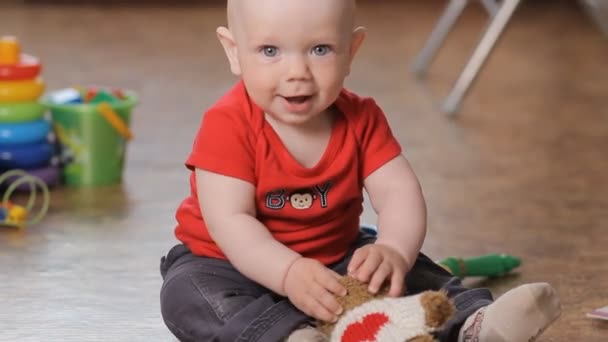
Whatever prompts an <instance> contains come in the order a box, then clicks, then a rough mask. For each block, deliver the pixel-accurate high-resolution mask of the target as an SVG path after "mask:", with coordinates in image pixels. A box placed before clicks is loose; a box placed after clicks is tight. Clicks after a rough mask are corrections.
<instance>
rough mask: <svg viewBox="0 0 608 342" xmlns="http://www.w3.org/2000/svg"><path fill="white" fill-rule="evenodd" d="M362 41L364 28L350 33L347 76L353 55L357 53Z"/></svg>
mask: <svg viewBox="0 0 608 342" xmlns="http://www.w3.org/2000/svg"><path fill="white" fill-rule="evenodd" d="M364 40H365V27H357V28H356V29H355V30H354V31H353V33H352V37H351V42H350V60H349V61H348V74H350V66H351V65H352V63H353V60H354V59H355V55H356V54H357V51H359V48H360V47H361V44H363V41H364Z"/></svg>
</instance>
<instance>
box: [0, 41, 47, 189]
mask: <svg viewBox="0 0 608 342" xmlns="http://www.w3.org/2000/svg"><path fill="white" fill-rule="evenodd" d="M41 70H42V64H41V63H40V61H39V60H38V59H37V58H36V57H33V56H30V55H27V54H23V53H21V47H20V45H19V42H18V40H17V39H16V38H15V37H0V172H3V171H7V170H13V169H23V170H25V171H27V172H28V173H29V174H32V175H35V176H39V177H41V178H42V179H43V180H44V181H45V182H46V183H47V185H50V186H52V185H55V184H57V183H58V182H59V169H58V166H57V163H54V154H55V148H54V145H53V143H52V142H51V139H50V138H49V137H50V135H51V124H50V122H49V121H48V119H47V118H45V117H44V114H45V112H46V107H45V106H44V105H42V104H41V103H40V102H39V101H38V99H39V97H40V95H41V94H42V92H43V90H44V82H43V81H42V78H41V77H40V71H41ZM17 189H18V190H21V189H27V188H26V186H25V184H24V186H22V187H18V188H17Z"/></svg>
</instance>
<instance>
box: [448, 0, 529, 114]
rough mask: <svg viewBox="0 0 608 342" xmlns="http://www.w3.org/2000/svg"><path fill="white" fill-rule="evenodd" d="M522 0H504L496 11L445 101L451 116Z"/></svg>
mask: <svg viewBox="0 0 608 342" xmlns="http://www.w3.org/2000/svg"><path fill="white" fill-rule="evenodd" d="M520 2H521V0H504V1H503V4H502V5H501V7H500V8H499V9H498V11H497V12H496V15H495V16H494V18H493V19H492V21H491V22H490V24H489V26H488V28H487V30H486V32H485V33H484V34H483V36H482V38H481V40H480V41H479V44H478V45H477V47H476V48H475V51H474V52H473V55H472V56H471V58H470V59H469V61H468V63H467V65H466V66H465V67H464V69H463V71H462V73H461V74H460V77H459V78H458V80H457V81H456V83H455V84H454V87H453V88H452V91H451V92H450V94H449V95H448V96H447V98H446V100H445V102H444V103H443V110H444V111H445V112H446V113H448V114H449V115H450V116H453V115H455V114H456V112H457V111H458V109H459V107H460V104H461V102H462V99H463V98H464V96H465V95H466V93H467V92H468V90H469V88H470V86H471V84H472V83H473V81H474V80H475V78H476V77H477V74H478V72H479V70H480V69H481V67H482V66H483V64H484V63H485V61H486V60H487V57H488V55H489V54H490V52H491V51H492V49H493V48H494V46H495V45H496V42H497V41H498V39H499V38H500V35H501V33H502V32H503V30H504V28H505V27H506V25H507V23H508V22H509V19H511V16H512V15H513V13H514V12H515V9H516V8H517V6H518V5H519V3H520Z"/></svg>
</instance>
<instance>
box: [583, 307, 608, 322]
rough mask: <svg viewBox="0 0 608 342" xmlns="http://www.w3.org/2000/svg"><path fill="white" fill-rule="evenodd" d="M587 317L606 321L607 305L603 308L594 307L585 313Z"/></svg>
mask: <svg viewBox="0 0 608 342" xmlns="http://www.w3.org/2000/svg"><path fill="white" fill-rule="evenodd" d="M587 317H589V318H596V319H603V320H605V321H608V306H604V307H603V308H599V309H595V310H593V311H591V312H589V313H587Z"/></svg>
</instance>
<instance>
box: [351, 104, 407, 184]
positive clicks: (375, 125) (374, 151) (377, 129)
mask: <svg viewBox="0 0 608 342" xmlns="http://www.w3.org/2000/svg"><path fill="white" fill-rule="evenodd" d="M357 116H358V125H357V127H358V128H357V134H358V138H359V144H360V145H361V147H360V149H361V158H362V173H363V174H362V176H363V178H364V179H365V178H367V176H369V175H370V174H372V173H373V172H374V171H376V170H377V169H378V168H380V167H381V166H382V165H384V164H386V163H387V162H389V161H391V160H392V159H394V158H395V157H397V156H398V155H400V154H401V145H400V144H399V142H398V141H397V139H396V138H395V137H394V136H393V132H392V131H391V128H390V126H389V124H388V121H387V120H386V116H385V115H384V112H383V111H382V109H380V107H379V106H378V105H377V104H376V102H375V101H374V100H373V99H370V98H365V99H362V100H361V103H360V107H359V114H358V115H357Z"/></svg>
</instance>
